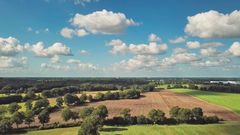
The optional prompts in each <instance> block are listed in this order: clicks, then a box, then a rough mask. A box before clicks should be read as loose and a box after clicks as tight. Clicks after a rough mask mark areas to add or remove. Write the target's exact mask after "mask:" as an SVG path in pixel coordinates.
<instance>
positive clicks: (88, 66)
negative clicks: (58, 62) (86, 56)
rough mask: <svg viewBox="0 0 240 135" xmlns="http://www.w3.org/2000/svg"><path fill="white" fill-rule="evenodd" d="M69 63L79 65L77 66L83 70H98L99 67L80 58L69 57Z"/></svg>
mask: <svg viewBox="0 0 240 135" xmlns="http://www.w3.org/2000/svg"><path fill="white" fill-rule="evenodd" d="M67 63H68V64H74V65H77V68H78V69H81V70H97V69H98V67H97V66H96V65H94V64H91V63H83V62H81V61H80V60H76V59H69V60H68V61H67Z"/></svg>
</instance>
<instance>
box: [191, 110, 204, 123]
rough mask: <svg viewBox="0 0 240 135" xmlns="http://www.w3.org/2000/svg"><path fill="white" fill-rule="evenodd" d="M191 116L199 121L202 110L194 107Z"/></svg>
mask: <svg viewBox="0 0 240 135" xmlns="http://www.w3.org/2000/svg"><path fill="white" fill-rule="evenodd" d="M192 114H193V117H194V118H195V119H196V120H198V119H201V118H202V117H203V110H202V108H200V107H195V108H193V109H192Z"/></svg>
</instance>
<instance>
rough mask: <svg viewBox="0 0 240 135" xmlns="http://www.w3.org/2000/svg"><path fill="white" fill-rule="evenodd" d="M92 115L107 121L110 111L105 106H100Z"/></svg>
mask: <svg viewBox="0 0 240 135" xmlns="http://www.w3.org/2000/svg"><path fill="white" fill-rule="evenodd" d="M92 114H93V115H97V116H99V117H100V118H101V119H105V118H106V117H107V116H108V109H107V107H106V106H105V105H99V106H98V107H97V108H96V109H94V111H93V113H92Z"/></svg>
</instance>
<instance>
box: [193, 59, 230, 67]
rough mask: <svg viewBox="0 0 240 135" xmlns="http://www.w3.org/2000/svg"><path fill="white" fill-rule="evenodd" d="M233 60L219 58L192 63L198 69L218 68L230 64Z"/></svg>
mask: <svg viewBox="0 0 240 135" xmlns="http://www.w3.org/2000/svg"><path fill="white" fill-rule="evenodd" d="M230 62H231V60H230V59H227V58H219V59H217V60H205V61H199V62H194V63H192V65H193V66H196V67H217V66H225V65H226V64H228V63H230Z"/></svg>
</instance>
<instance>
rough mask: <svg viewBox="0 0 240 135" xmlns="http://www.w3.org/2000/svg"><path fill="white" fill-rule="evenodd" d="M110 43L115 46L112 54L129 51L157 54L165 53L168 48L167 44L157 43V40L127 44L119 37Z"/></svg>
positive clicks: (137, 53)
mask: <svg viewBox="0 0 240 135" xmlns="http://www.w3.org/2000/svg"><path fill="white" fill-rule="evenodd" d="M108 44H109V45H110V46H112V47H113V48H112V49H111V51H110V52H111V53H112V54H119V53H120V54H125V53H127V52H129V53H133V54H136V55H157V54H161V53H164V52H165V51H166V50H167V48H168V47H167V44H157V43H156V42H150V43H149V44H130V45H127V44H126V43H124V42H123V41H121V40H119V39H116V40H112V41H110V42H109V43H108Z"/></svg>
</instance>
